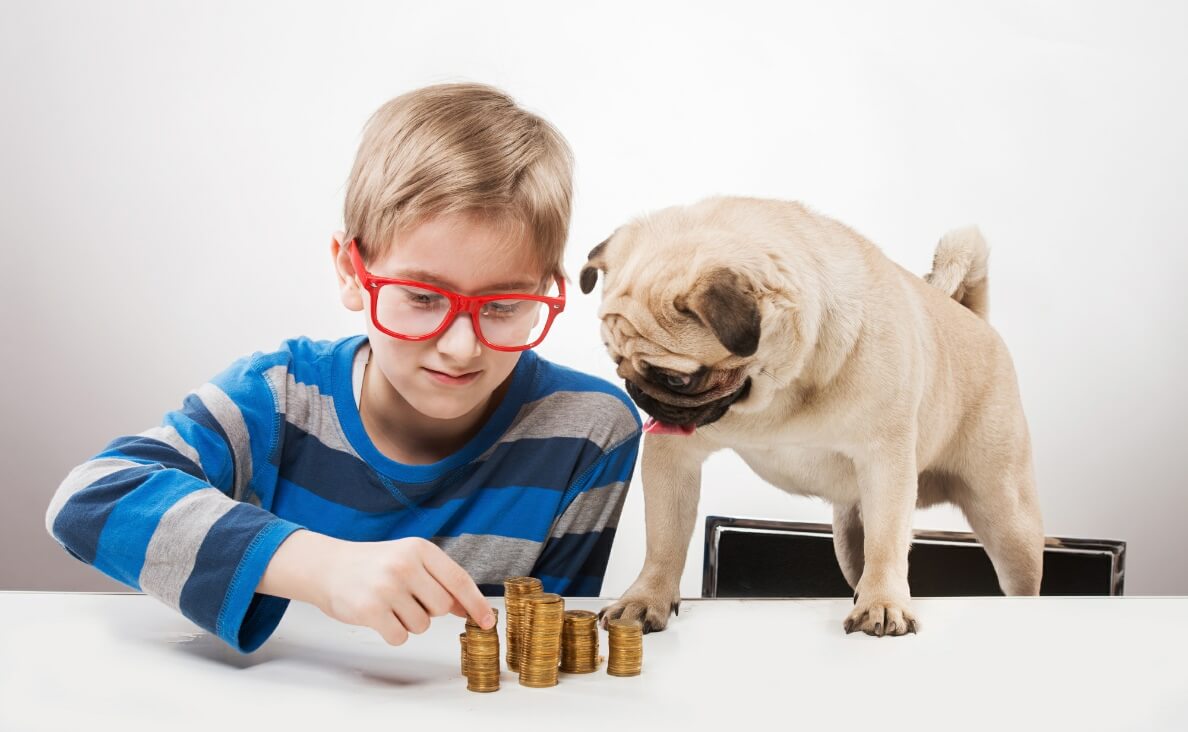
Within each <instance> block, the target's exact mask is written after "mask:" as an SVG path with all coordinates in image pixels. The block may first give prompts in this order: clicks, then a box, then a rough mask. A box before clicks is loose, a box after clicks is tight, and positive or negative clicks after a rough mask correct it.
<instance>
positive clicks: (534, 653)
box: [520, 592, 565, 687]
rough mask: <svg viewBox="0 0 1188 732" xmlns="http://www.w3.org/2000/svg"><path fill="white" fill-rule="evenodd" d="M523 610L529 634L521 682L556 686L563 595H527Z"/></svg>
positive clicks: (531, 684)
mask: <svg viewBox="0 0 1188 732" xmlns="http://www.w3.org/2000/svg"><path fill="white" fill-rule="evenodd" d="M524 607H525V611H526V612H525V616H526V617H527V621H528V622H527V627H528V633H527V636H526V638H525V643H524V647H525V652H524V654H523V656H522V658H521V661H520V683H521V684H522V685H524V686H531V687H546V686H555V685H556V684H557V670H558V666H559V663H560V656H561V628H562V625H563V624H564V620H565V601H564V600H563V599H562V598H561V596H560V595H557V594H554V593H551V592H540V593H536V594H533V595H529V596H527V598H525V606H524Z"/></svg>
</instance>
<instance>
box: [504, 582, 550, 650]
mask: <svg viewBox="0 0 1188 732" xmlns="http://www.w3.org/2000/svg"><path fill="white" fill-rule="evenodd" d="M540 591H541V584H540V580H538V579H537V578H535V577H508V578H507V579H505V580H504V581H503V599H504V607H506V608H507V622H506V623H505V626H506V627H507V631H506V632H507V667H508V668H509V669H511V670H512V671H517V672H518V671H519V670H520V662H521V661H522V660H523V659H524V651H525V650H526V649H527V646H526V645H525V644H524V643H523V641H522V639H524V638H526V637H527V635H528V626H527V623H526V618H525V612H524V598H526V597H527V596H528V595H532V594H535V593H537V592H540Z"/></svg>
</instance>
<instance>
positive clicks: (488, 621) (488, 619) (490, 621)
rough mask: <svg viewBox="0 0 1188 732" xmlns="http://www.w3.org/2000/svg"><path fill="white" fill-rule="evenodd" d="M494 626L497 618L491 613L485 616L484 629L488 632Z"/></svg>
mask: <svg viewBox="0 0 1188 732" xmlns="http://www.w3.org/2000/svg"><path fill="white" fill-rule="evenodd" d="M493 625H495V616H494V615H492V614H491V613H487V614H486V615H484V616H483V622H482V626H483V629H484V630H486V629H487V628H490V627H491V626H493Z"/></svg>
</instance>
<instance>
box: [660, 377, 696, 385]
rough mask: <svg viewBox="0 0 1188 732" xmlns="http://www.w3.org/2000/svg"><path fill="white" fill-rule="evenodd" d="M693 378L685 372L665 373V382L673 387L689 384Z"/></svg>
mask: <svg viewBox="0 0 1188 732" xmlns="http://www.w3.org/2000/svg"><path fill="white" fill-rule="evenodd" d="M691 381H692V379H691V378H690V377H688V376H685V375H683V374H665V375H664V383H666V384H668V385H669V386H672V387H684V386H688V385H689V383H690V382H691Z"/></svg>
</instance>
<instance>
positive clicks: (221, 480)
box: [46, 355, 300, 653]
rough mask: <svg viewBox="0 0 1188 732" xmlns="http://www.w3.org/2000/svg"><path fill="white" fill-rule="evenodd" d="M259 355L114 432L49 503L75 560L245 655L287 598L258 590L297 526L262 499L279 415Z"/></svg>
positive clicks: (53, 528)
mask: <svg viewBox="0 0 1188 732" xmlns="http://www.w3.org/2000/svg"><path fill="white" fill-rule="evenodd" d="M258 358H260V356H259V355H257V356H256V357H248V358H244V359H240V360H239V361H237V362H236V363H234V364H232V365H231V366H230V367H229V368H228V369H226V370H225V371H224V372H223V373H221V374H219V375H218V376H216V377H215V378H214V379H212V380H211V381H210V382H209V383H206V384H204V385H202V386H201V387H199V388H198V389H197V390H195V391H194V392H192V393H191V394H189V395H188V396H187V397H186V399H185V400H184V402H183V404H182V406H181V408H180V409H177V410H175V411H172V412H169V413H168V414H166V415H165V417H164V419H163V421H162V424H161V425H160V426H158V427H154V428H152V429H149V430H146V431H145V432H141V433H140V434H138V435H132V436H127V437H120V438H117V439H115V440H113V441H112V442H111V443H109V444H108V445H107V447H106V449H104V450H103V452H101V453H99V454H98V455H96V456H95V457H93V458H91V459H90V460H88V461H87V462H85V463H83V464H82V465H79V466H78V467H76V468H74V469H73V470H72V471H71V472H70V473H69V475H67V476H66V479H65V480H63V481H62V484H61V485H60V486H59V487H58V490H57V492H56V493H55V494H54V497H53V499H52V500H51V502H50V505H49V509H48V510H47V512H46V528H47V530H48V531H49V533H50V535H51V536H53V537H54V539H56V540H57V541H58V543H60V544H61V545H62V546H63V547H64V548H65V549H66V551H68V552H69V553H70V554H71V555H73V556H74V557H75V558H77V559H79V560H81V561H83V562H85V563H87V564H90V565H92V566H94V567H95V568H96V569H98V570H100V571H101V572H103V573H104V574H106V575H108V576H109V577H112V578H113V579H115V580H118V581H119V582H122V583H124V584H125V585H127V586H129V587H132V588H134V589H136V590H141V591H144V592H145V593H147V594H149V595H152V596H153V597H156V598H158V599H159V600H161V601H163V602H164V603H166V604H167V605H169V606H170V607H173V608H174V609H176V610H178V611H180V612H181V613H182V614H183V615H185V616H186V617H187V618H189V619H190V620H192V621H193V622H194V623H196V624H197V625H199V626H201V627H202V628H204V629H206V630H207V631H209V632H211V633H214V634H216V635H217V636H218V637H220V638H222V639H223V640H224V641H226V642H227V643H228V644H230V645H231V646H232V647H234V648H236V649H238V650H239V651H241V652H244V653H247V652H250V651H253V650H255V649H256V648H258V647H259V646H260V644H262V643H263V642H264V641H265V640H266V639H267V638H268V636H269V635H270V634H271V633H272V631H273V630H274V629H275V628H276V625H277V624H278V623H279V622H280V619H281V616H282V615H283V614H284V611H285V608H286V607H287V606H288V600H287V599H284V598H278V597H272V596H268V595H260V594H257V593H256V591H255V589H256V586H257V585H258V584H259V581H260V578H261V577H262V576H263V574H264V570H265V568H266V567H267V566H268V562H269V561H270V560H271V559H272V555H273V553H275V551H276V549H277V547H279V546H280V544H281V542H283V541H284V540H285V539H286V538H287V537H288V536H289V534H291V533H292V532H293V531H294V530H296V529H298V528H300V527H299V526H298V525H297V524H294V523H292V522H289V521H284V520H282V519H280V518H278V517H276V516H275V515H273V514H272V513H270V512H268V511H266V510H264V509H263V508H260V506H259V499H258V498H256V495H257V490H258V489H259V487H260V482H261V481H262V480H272V481H273V482H275V479H276V478H275V470H271V471H270V470H267V469H261V468H266V467H267V466H268V464H269V459H270V454H271V452H272V451H273V449H274V447H275V446H276V444H277V441H278V439H279V432H280V429H279V425H280V424H282V422H283V416H282V415H279V414H278V409H277V403H278V402H277V399H276V396H275V394H274V393H273V390H272V387H271V386H270V385H269V383H268V381H267V380H266V379H265V378H264V376H263V374H262V372H261V371H260V369H259V368H258V366H259V364H258V363H257V359H258ZM253 468H255V470H254V469H253Z"/></svg>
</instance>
